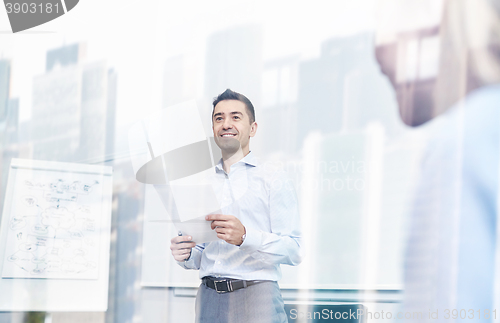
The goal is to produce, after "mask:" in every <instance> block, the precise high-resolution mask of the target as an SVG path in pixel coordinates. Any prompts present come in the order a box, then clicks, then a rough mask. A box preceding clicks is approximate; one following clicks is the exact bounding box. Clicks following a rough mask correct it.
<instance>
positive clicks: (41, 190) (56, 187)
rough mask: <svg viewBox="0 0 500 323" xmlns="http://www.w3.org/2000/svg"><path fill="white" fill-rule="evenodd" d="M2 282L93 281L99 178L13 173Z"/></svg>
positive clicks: (97, 243) (98, 228)
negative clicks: (15, 280) (5, 279)
mask: <svg viewBox="0 0 500 323" xmlns="http://www.w3.org/2000/svg"><path fill="white" fill-rule="evenodd" d="M15 183H16V185H15V186H14V193H13V200H12V208H11V212H10V214H8V215H7V216H9V219H10V221H9V225H8V233H7V245H6V252H5V254H4V255H5V256H4V262H3V270H2V277H3V278H48V279H50V278H54V279H97V278H98V275H99V250H100V239H99V238H100V231H101V219H102V214H101V212H102V210H101V199H102V184H101V183H102V175H98V174H82V173H71V172H57V171H50V172H46V171H41V170H33V169H18V170H17V174H16V178H15Z"/></svg>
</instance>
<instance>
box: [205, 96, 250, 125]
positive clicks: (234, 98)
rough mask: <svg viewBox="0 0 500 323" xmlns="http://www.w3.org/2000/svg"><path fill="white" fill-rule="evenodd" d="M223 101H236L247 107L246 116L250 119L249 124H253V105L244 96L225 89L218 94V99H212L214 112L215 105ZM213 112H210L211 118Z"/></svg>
mask: <svg viewBox="0 0 500 323" xmlns="http://www.w3.org/2000/svg"><path fill="white" fill-rule="evenodd" d="M224 100H237V101H241V102H243V103H245V106H246V107H247V113H248V116H249V117H250V124H252V123H253V122H255V110H254V108H253V104H252V102H250V100H249V99H248V98H247V97H246V96H244V95H243V94H241V93H238V92H234V91H232V90H230V89H227V90H225V91H224V92H223V93H221V94H219V96H218V97H216V98H214V110H215V106H216V105H217V103H219V102H220V101H224ZM214 110H212V116H213V114H214V112H213V111H214Z"/></svg>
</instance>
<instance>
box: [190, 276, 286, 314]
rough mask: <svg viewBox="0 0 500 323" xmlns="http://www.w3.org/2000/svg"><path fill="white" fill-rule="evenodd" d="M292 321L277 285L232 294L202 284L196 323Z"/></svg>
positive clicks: (242, 290) (263, 285) (251, 287)
mask: <svg viewBox="0 0 500 323" xmlns="http://www.w3.org/2000/svg"><path fill="white" fill-rule="evenodd" d="M246 322H248V323H255V322H259V323H261V322H262V323H284V322H288V320H287V317H286V313H285V308H284V303H283V298H282V297H281V291H280V288H279V286H278V283H277V282H273V281H266V282H262V283H259V284H255V285H252V286H249V287H246V288H242V289H238V290H236V291H234V292H229V293H220V294H219V293H217V292H216V291H215V290H213V289H211V288H208V287H207V286H205V285H203V284H201V285H200V288H199V289H198V294H197V295H196V323H246Z"/></svg>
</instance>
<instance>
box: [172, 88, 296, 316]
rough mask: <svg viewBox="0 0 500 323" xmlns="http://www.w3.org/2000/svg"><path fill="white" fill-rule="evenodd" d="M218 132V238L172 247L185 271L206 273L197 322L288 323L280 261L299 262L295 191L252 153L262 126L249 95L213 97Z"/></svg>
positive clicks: (180, 241) (214, 221) (176, 242)
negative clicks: (281, 290) (219, 155)
mask: <svg viewBox="0 0 500 323" xmlns="http://www.w3.org/2000/svg"><path fill="white" fill-rule="evenodd" d="M212 129H213V134H214V138H215V142H216V143H217V145H218V146H219V148H220V149H221V152H222V159H221V160H220V161H219V163H218V164H217V165H216V166H215V178H214V184H213V185H214V191H215V192H216V194H217V195H218V200H219V201H221V203H222V212H223V213H224V214H211V215H208V216H207V217H206V220H207V221H210V222H211V227H212V230H215V231H216V232H217V237H218V238H219V239H220V240H218V241H212V242H208V243H203V244H196V242H192V241H191V237H189V236H185V237H183V236H181V237H175V238H173V239H172V240H171V247H170V249H171V250H172V255H173V256H174V258H175V260H177V261H178V263H179V265H180V266H181V267H183V268H186V269H197V270H199V271H200V278H201V279H202V284H201V285H200V288H199V290H198V294H197V296H196V321H197V322H213V323H224V322H234V323H244V322H249V323H250V322H252V323H253V322H272V323H282V322H287V317H286V313H285V310H284V303H283V299H282V297H281V292H280V289H279V286H278V283H277V281H278V280H279V279H280V278H281V269H280V264H287V265H292V266H294V265H297V264H299V263H300V262H301V252H300V235H301V234H300V219H299V213H298V206H297V198H296V195H295V192H294V189H293V186H292V185H290V182H288V181H287V179H286V176H285V174H284V172H283V171H281V170H278V169H274V168H273V167H269V166H270V165H264V164H262V163H260V162H259V160H258V159H257V158H256V157H255V156H254V153H252V152H251V151H250V138H251V137H253V136H254V135H255V134H256V132H257V123H256V122H255V112H254V108H253V105H252V103H251V102H250V100H248V98H246V97H245V96H244V95H242V94H240V93H237V92H234V91H231V90H229V89H228V90H226V91H225V92H224V93H222V94H220V95H219V96H218V97H217V98H216V99H215V100H214V102H213V112H212Z"/></svg>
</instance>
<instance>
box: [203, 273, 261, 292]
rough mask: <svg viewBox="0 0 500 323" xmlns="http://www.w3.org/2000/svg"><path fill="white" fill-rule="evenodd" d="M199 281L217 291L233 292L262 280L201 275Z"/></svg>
mask: <svg viewBox="0 0 500 323" xmlns="http://www.w3.org/2000/svg"><path fill="white" fill-rule="evenodd" d="M201 281H202V283H203V285H205V286H207V287H208V288H211V289H215V291H216V292H217V293H227V292H233V291H235V290H238V289H241V288H245V287H248V286H252V285H255V284H258V283H261V282H263V281H262V280H259V281H257V280H240V279H232V278H215V277H210V276H205V277H203V278H202V280H201Z"/></svg>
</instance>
